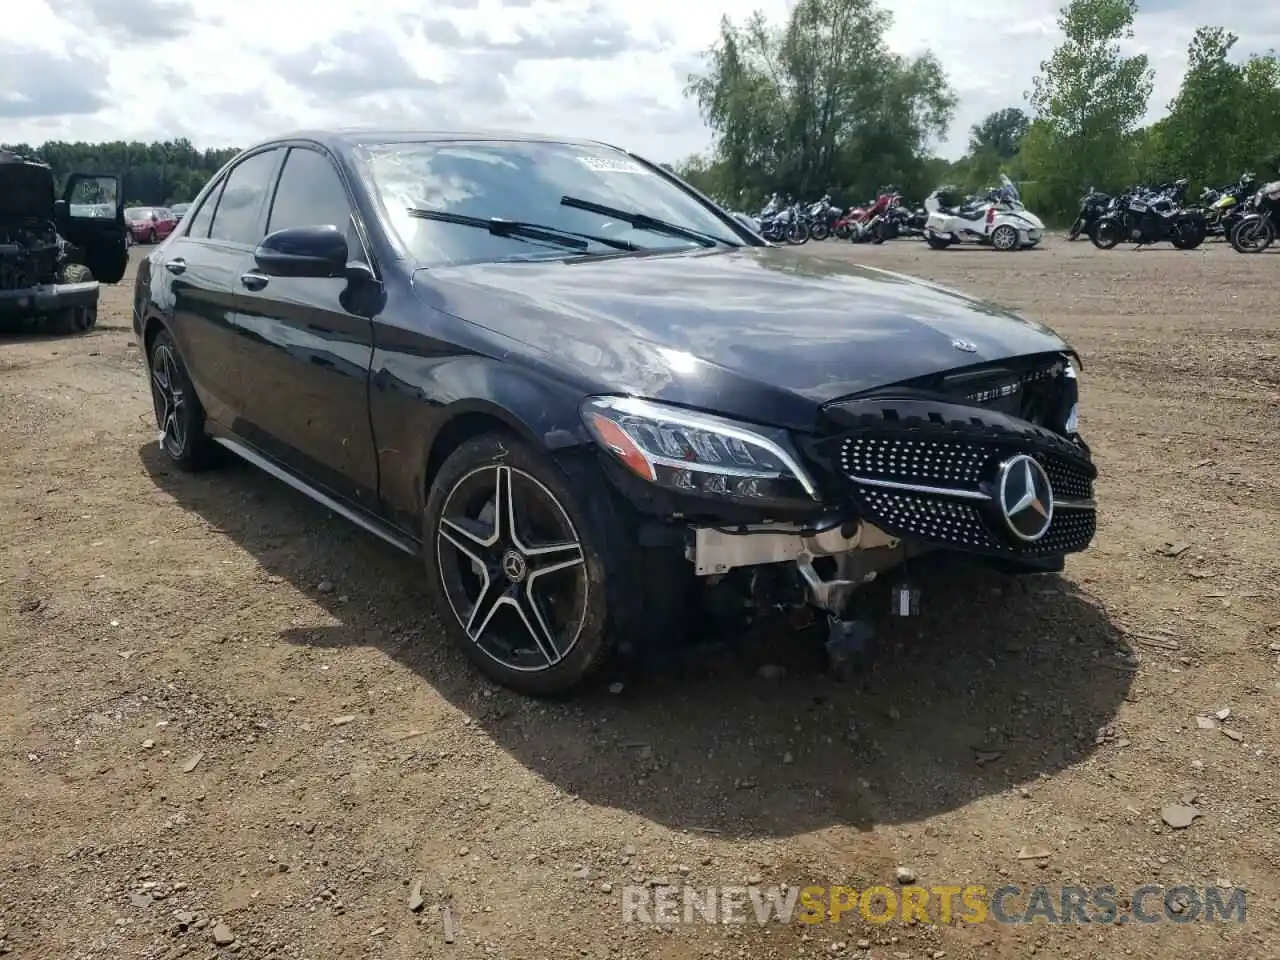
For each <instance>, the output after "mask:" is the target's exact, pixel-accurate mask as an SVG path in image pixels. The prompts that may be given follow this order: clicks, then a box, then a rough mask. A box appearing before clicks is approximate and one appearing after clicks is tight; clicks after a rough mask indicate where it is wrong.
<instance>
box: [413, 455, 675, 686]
mask: <svg viewBox="0 0 1280 960" xmlns="http://www.w3.org/2000/svg"><path fill="white" fill-rule="evenodd" d="M629 517H630V514H629V513H628V512H627V511H626V510H625V509H622V508H621V507H620V505H619V502H618V498H617V496H616V495H615V494H614V493H613V491H612V490H610V489H609V488H608V487H607V481H606V480H605V478H604V476H603V475H602V473H601V468H600V465H599V462H598V460H596V459H595V458H594V457H575V456H574V455H573V454H568V455H566V456H562V457H557V458H556V459H554V460H553V459H552V458H551V457H550V456H549V455H548V454H546V453H543V452H540V451H538V450H536V449H535V448H533V447H531V446H529V445H527V444H526V443H524V442H522V441H521V440H519V439H517V438H515V437H513V436H509V435H505V434H497V433H490V434H485V435H482V436H478V437H473V438H472V439H470V440H467V441H465V442H463V443H462V444H461V445H460V446H459V447H458V448H457V449H456V450H454V451H453V453H451V454H450V455H449V457H448V459H446V460H445V462H444V464H443V465H442V466H441V468H440V471H439V473H438V474H437V475H436V476H435V478H434V480H433V482H432V484H431V489H430V491H429V493H428V495H427V503H426V507H425V510H424V530H423V535H424V551H423V552H424V555H425V559H426V567H427V576H428V588H429V590H430V591H431V594H432V599H433V600H434V602H435V606H436V608H437V610H438V611H439V613H440V616H441V618H442V619H443V621H444V623H445V624H446V629H447V630H448V631H449V633H450V635H451V636H452V638H453V640H454V642H455V643H456V644H457V645H458V646H459V647H460V648H461V650H462V652H463V653H464V654H465V656H466V657H467V658H468V659H469V660H470V661H471V662H472V663H473V664H475V666H476V667H477V668H479V670H480V671H481V672H483V673H484V674H485V675H486V676H488V677H489V678H490V679H491V680H493V681H494V682H495V683H499V684H501V685H503V686H505V687H508V688H510V689H512V690H515V691H518V692H520V693H523V694H526V695H529V696H538V697H559V696H565V695H567V694H569V693H572V692H574V691H576V690H578V689H580V688H582V687H583V686H585V685H587V684H589V683H590V682H591V681H593V680H596V679H598V678H600V677H601V675H602V674H603V673H604V672H605V670H606V668H607V667H608V666H609V664H610V663H611V662H612V661H613V660H614V658H615V655H616V654H617V653H618V652H619V651H621V650H624V649H625V648H626V647H628V646H630V645H631V644H632V642H633V641H635V640H637V639H639V638H641V637H642V635H643V633H644V632H647V630H648V629H649V627H650V626H651V625H653V624H655V623H656V622H657V621H656V619H655V618H656V617H661V616H662V614H661V611H662V610H665V609H667V608H671V609H672V610H673V611H674V610H676V608H677V604H675V603H673V602H671V597H670V596H669V595H666V596H664V593H665V592H666V591H665V590H664V589H663V588H662V586H661V585H660V583H659V581H658V580H655V579H653V578H651V576H650V572H647V571H646V572H641V571H642V567H643V566H644V564H645V562H646V561H645V559H644V557H643V556H642V555H643V554H644V553H645V552H646V551H645V550H643V549H641V548H639V547H637V546H636V544H637V543H638V534H637V531H636V530H635V529H634V525H633V523H632V522H631V521H630V520H629V519H628V518H629ZM668 566H669V567H672V568H673V569H674V565H668ZM677 616H678V614H677ZM641 625H644V626H643V627H642V626H641ZM658 629H665V627H659V628H658Z"/></svg>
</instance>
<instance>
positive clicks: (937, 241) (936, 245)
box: [924, 230, 953, 250]
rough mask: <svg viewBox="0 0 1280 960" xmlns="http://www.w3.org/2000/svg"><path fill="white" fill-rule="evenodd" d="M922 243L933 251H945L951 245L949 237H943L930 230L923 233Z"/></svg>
mask: <svg viewBox="0 0 1280 960" xmlns="http://www.w3.org/2000/svg"><path fill="white" fill-rule="evenodd" d="M924 242H925V243H927V244H929V246H930V247H932V248H933V249H934V250H945V249H947V247H949V246H951V244H952V243H953V241H952V239H951V238H950V237H944V236H941V235H940V234H937V233H934V232H933V231H932V230H926V231H925V232H924Z"/></svg>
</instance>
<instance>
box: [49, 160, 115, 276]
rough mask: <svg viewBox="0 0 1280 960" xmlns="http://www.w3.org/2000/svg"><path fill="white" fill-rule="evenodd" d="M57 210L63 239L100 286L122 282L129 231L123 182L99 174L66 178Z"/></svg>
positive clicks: (85, 174) (76, 174) (80, 174)
mask: <svg viewBox="0 0 1280 960" xmlns="http://www.w3.org/2000/svg"><path fill="white" fill-rule="evenodd" d="M62 200H63V202H62V204H61V205H60V206H59V208H58V216H57V221H58V222H57V227H58V232H59V233H60V234H62V236H63V238H64V239H66V240H68V241H70V242H71V243H72V244H74V245H75V246H77V247H79V248H80V250H81V251H82V254H81V256H82V259H83V260H84V265H85V266H86V267H88V268H89V271H90V272H91V273H92V274H93V278H94V279H95V280H97V281H99V282H100V283H119V282H120V281H121V279H123V277H124V274H125V271H126V270H127V269H128V267H129V245H128V236H129V230H128V228H127V227H126V226H125V223H124V202H123V200H122V199H121V198H120V179H119V178H118V177H113V176H109V175H106V174H98V173H73V174H71V176H70V177H68V178H67V185H66V188H65V189H64V190H63V194H62Z"/></svg>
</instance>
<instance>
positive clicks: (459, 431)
mask: <svg viewBox="0 0 1280 960" xmlns="http://www.w3.org/2000/svg"><path fill="white" fill-rule="evenodd" d="M581 400H582V397H581V394H580V393H579V392H578V391H577V390H576V389H573V388H570V387H566V386H565V385H564V384H561V383H558V382H556V381H553V380H550V379H548V378H545V377H542V376H540V375H539V374H538V373H536V372H535V371H532V370H529V369H528V368H521V367H515V366H513V365H511V364H509V363H504V362H501V361H499V360H496V359H493V358H490V357H487V356H483V355H477V354H470V355H454V356H449V357H441V358H427V357H423V356H422V355H420V354H416V355H411V354H408V353H397V352H394V351H392V350H389V349H387V348H386V347H381V348H379V349H378V350H376V351H375V354H374V359H373V375H372V377H371V380H370V389H369V410H370V420H371V423H372V427H373V434H374V439H375V441H376V443H377V447H378V469H379V488H380V491H381V498H382V500H383V504H384V507H385V508H386V509H387V510H388V511H389V512H390V513H391V514H392V516H393V517H394V518H395V521H396V523H397V524H398V525H399V526H401V527H402V528H403V529H405V530H406V531H407V532H411V533H416V532H417V531H418V529H419V525H420V523H421V516H422V508H423V505H424V504H425V502H426V495H427V490H428V486H429V484H430V480H431V475H432V473H433V471H434V469H435V468H437V467H438V466H439V464H440V463H441V462H443V459H444V458H445V457H447V456H448V454H449V453H450V452H452V450H453V449H454V448H455V447H456V446H457V445H458V444H459V443H461V442H462V441H463V440H466V439H467V438H468V437H470V436H472V435H474V434H476V433H479V432H485V431H487V430H493V429H499V428H505V429H506V430H508V431H510V432H512V433H514V434H516V435H518V436H520V437H521V438H522V439H524V440H525V441H526V442H528V443H529V444H530V445H531V446H533V447H535V448H541V449H544V450H553V451H554V450H561V449H564V448H566V447H573V446H579V445H583V444H589V443H594V440H593V439H592V438H591V436H590V434H588V433H587V431H586V428H585V427H584V425H583V423H582V417H581V414H580V412H579V406H580V404H581Z"/></svg>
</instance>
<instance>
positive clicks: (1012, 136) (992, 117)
mask: <svg viewBox="0 0 1280 960" xmlns="http://www.w3.org/2000/svg"><path fill="white" fill-rule="evenodd" d="M1030 126H1031V118H1030V117H1028V116H1027V115H1026V113H1025V112H1023V111H1022V110H1020V109H1019V108H1018V107H1005V108H1004V109H1003V110H997V111H996V112H995V113H991V114H988V115H987V117H986V118H985V119H984V120H983V121H982V122H981V123H975V124H974V125H973V126H972V127H970V128H969V152H970V153H971V154H979V153H983V152H984V151H985V152H990V153H994V154H995V155H996V156H997V157H999V158H1000V159H1002V160H1011V159H1012V158H1013V157H1015V156H1017V153H1018V148H1019V147H1021V146H1022V138H1023V137H1025V136H1026V135H1027V130H1028V129H1029V128H1030Z"/></svg>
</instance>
